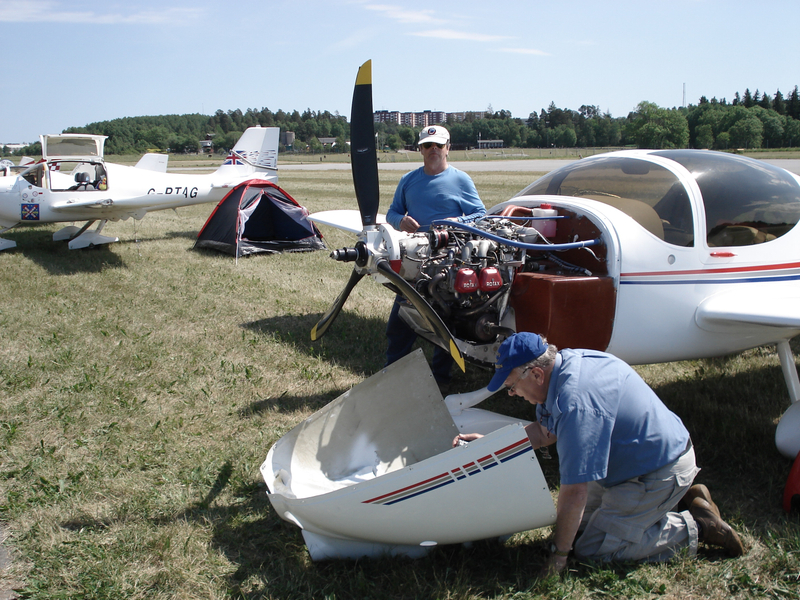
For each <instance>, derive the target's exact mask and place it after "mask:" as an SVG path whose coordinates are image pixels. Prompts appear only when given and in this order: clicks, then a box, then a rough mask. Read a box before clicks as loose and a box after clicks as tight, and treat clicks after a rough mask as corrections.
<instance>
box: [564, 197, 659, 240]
mask: <svg viewBox="0 0 800 600" xmlns="http://www.w3.org/2000/svg"><path fill="white" fill-rule="evenodd" d="M580 197H581V198H588V199H589V200H595V201H596V202H602V203H603V204H608V205H609V206H613V207H614V208H616V209H617V210H621V211H622V212H624V213H625V214H626V215H628V216H629V217H631V218H632V219H634V220H635V221H636V222H637V223H639V225H641V226H642V227H644V228H645V229H647V231H649V232H650V233H652V234H653V235H654V236H656V237H657V238H659V239H661V240H663V239H664V224H663V223H662V222H661V217H659V216H658V213H657V212H656V211H655V209H654V208H653V207H652V206H650V205H649V204H647V203H646V202H642V201H641V200H633V199H631V198H620V197H615V196H606V195H600V194H598V195H591V194H586V195H584V194H581V196H580Z"/></svg>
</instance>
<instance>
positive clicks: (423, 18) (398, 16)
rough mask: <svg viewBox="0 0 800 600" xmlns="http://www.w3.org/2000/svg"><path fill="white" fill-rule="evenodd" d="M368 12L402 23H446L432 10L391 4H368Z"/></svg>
mask: <svg viewBox="0 0 800 600" xmlns="http://www.w3.org/2000/svg"><path fill="white" fill-rule="evenodd" d="M364 8H366V9H367V10H374V11H376V12H380V13H383V14H384V16H386V17H389V18H390V19H393V20H395V21H398V22H400V23H430V24H437V23H444V22H445V21H444V20H442V19H438V18H436V17H434V14H435V13H434V11H432V10H407V9H405V8H402V7H400V6H394V5H390V4H367V5H366V6H364Z"/></svg>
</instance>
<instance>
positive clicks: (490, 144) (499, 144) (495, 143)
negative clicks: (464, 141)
mask: <svg viewBox="0 0 800 600" xmlns="http://www.w3.org/2000/svg"><path fill="white" fill-rule="evenodd" d="M503 147H504V144H503V140H478V150H485V149H487V148H503Z"/></svg>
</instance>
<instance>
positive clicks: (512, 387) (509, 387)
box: [505, 367, 531, 394]
mask: <svg viewBox="0 0 800 600" xmlns="http://www.w3.org/2000/svg"><path fill="white" fill-rule="evenodd" d="M530 371H531V368H530V367H525V368H524V369H523V370H522V373H520V375H519V377H517V380H516V381H515V382H514V383H512V384H511V385H507V386H505V388H506V391H507V392H508V393H509V394H516V393H517V391H516V389H515V388H516V387H517V385H518V384H519V382H520V381H522V380H523V379H525V378H526V377H527V376H528V373H530Z"/></svg>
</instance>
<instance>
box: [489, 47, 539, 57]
mask: <svg viewBox="0 0 800 600" xmlns="http://www.w3.org/2000/svg"><path fill="white" fill-rule="evenodd" d="M497 52H508V53H511V54H531V55H534V56H552V54H550V53H549V52H545V51H544V50H537V49H536V48H498V49H497Z"/></svg>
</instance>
